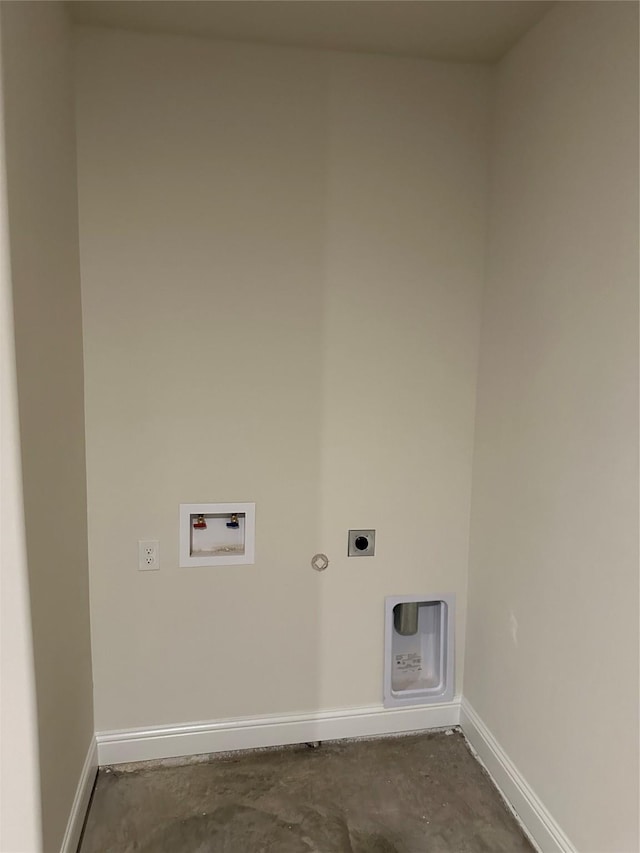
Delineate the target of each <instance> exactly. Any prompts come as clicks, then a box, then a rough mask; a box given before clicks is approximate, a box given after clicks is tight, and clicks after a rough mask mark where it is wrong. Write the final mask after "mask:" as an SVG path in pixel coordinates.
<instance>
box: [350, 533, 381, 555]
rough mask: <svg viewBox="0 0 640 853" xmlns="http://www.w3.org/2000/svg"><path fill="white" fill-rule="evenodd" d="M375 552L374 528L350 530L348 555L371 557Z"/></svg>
mask: <svg viewBox="0 0 640 853" xmlns="http://www.w3.org/2000/svg"><path fill="white" fill-rule="evenodd" d="M375 552H376V532H375V530H350V531H349V547H348V550H347V554H348V556H349V557H373V555H374V554H375Z"/></svg>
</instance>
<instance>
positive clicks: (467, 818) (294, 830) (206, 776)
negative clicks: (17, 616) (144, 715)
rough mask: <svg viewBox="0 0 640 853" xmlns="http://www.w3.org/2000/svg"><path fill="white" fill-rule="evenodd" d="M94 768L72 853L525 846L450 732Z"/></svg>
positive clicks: (480, 850) (494, 852) (497, 849)
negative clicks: (81, 834)
mask: <svg viewBox="0 0 640 853" xmlns="http://www.w3.org/2000/svg"><path fill="white" fill-rule="evenodd" d="M133 767H134V766H132V765H131V766H130V767H129V768H126V769H124V770H123V769H120V768H114V769H107V770H102V771H101V772H100V774H99V776H98V782H97V785H96V789H95V792H94V796H93V801H92V803H91V808H90V811H89V816H88V819H87V825H86V828H85V832H84V837H83V841H82V844H81V846H80V853H134V851H135V853H214V852H215V853H263V851H270V853H425V851H429V853H445V851H447V853H501V851H503V853H520V851H528V853H530V851H531V850H532V849H533V848H532V847H531V845H530V844H529V842H528V841H527V839H526V838H525V837H524V835H523V833H522V832H521V830H520V828H519V826H518V824H517V823H516V821H515V820H514V818H513V816H512V815H511V813H510V812H509V811H508V810H507V808H506V807H505V805H504V803H503V802H502V800H501V799H500V797H499V795H498V793H497V791H496V790H495V788H494V787H493V785H492V784H491V782H490V781H489V778H488V777H487V776H486V774H485V773H484V771H483V770H482V768H481V767H480V765H479V764H478V763H477V762H476V761H475V759H474V758H473V756H472V755H471V753H470V752H469V750H468V749H467V746H466V744H465V741H464V738H463V737H462V735H461V734H460V733H459V732H455V733H453V734H449V735H447V734H445V733H444V732H438V733H430V734H423V735H410V736H407V737H394V738H385V739H381V740H369V741H355V742H354V741H342V742H333V743H324V744H322V746H321V747H320V748H319V749H316V750H312V749H309V748H308V747H305V746H296V747H283V748H282V749H273V750H262V751H258V752H245V753H226V754H224V755H222V756H209V757H207V758H206V760H202V759H199V760H192V761H190V762H189V763H187V764H181V765H177V766H176V765H167V764H166V763H165V764H160V765H159V764H155V766H153V765H152V766H149V765H137V766H136V767H135V769H133Z"/></svg>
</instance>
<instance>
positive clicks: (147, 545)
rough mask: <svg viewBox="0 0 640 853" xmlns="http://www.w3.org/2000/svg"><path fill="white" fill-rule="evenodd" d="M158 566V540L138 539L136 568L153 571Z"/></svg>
mask: <svg viewBox="0 0 640 853" xmlns="http://www.w3.org/2000/svg"><path fill="white" fill-rule="evenodd" d="M159 568H160V542H159V541H158V540H157V539H138V569H139V571H141V572H154V571H156V570H157V569H159Z"/></svg>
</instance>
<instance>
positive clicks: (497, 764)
mask: <svg viewBox="0 0 640 853" xmlns="http://www.w3.org/2000/svg"><path fill="white" fill-rule="evenodd" d="M460 725H461V726H462V731H463V732H464V734H465V736H466V738H467V740H468V741H469V742H470V744H471V746H472V747H473V748H474V750H475V751H476V753H477V754H478V757H479V758H480V760H481V763H482V764H484V766H485V768H486V770H487V771H488V773H489V775H490V776H491V778H492V779H493V781H494V783H495V785H496V787H497V788H498V790H499V791H500V793H501V794H502V796H503V797H504V798H505V800H506V801H507V803H508V804H509V805H510V806H511V807H512V808H513V811H514V812H515V814H516V816H517V817H518V819H519V820H520V822H521V823H522V825H523V827H524V829H525V831H526V832H527V834H528V835H529V838H530V839H531V841H532V843H533V844H534V846H535V847H537V849H538V850H540V851H542V853H577V851H576V848H575V847H574V846H573V844H572V843H571V841H570V840H569V839H568V838H567V836H566V835H565V834H564V832H563V831H562V829H561V828H560V826H558V824H557V823H556V821H555V820H554V819H553V817H552V816H551V814H550V813H549V811H548V810H547V809H546V807H545V806H544V804H543V803H542V801H541V800H540V799H539V797H538V796H537V795H536V793H535V791H534V790H533V789H532V788H531V786H530V785H529V784H528V783H527V780H526V779H525V778H524V776H523V775H522V774H521V773H520V771H519V770H518V768H517V767H516V766H515V764H514V763H513V762H512V761H511V759H510V758H509V756H508V755H507V754H506V752H505V751H504V750H503V749H502V747H501V746H500V744H499V743H498V742H497V740H496V739H495V738H494V736H493V735H492V734H491V732H490V731H489V729H488V728H487V727H486V725H485V724H484V722H483V721H482V720H481V719H480V717H479V716H478V714H477V713H476V712H475V710H474V709H473V707H472V706H471V705H470V704H469V702H468V701H467V700H466V699H463V700H462V704H461V708H460Z"/></svg>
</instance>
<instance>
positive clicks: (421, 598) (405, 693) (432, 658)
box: [383, 594, 455, 708]
mask: <svg viewBox="0 0 640 853" xmlns="http://www.w3.org/2000/svg"><path fill="white" fill-rule="evenodd" d="M454 629H455V596H454V595H451V594H447V595H404V596H389V597H388V598H387V599H386V600H385V634H384V637H385V642H384V691H383V692H384V705H385V707H386V708H397V707H403V706H406V705H418V704H431V703H435V702H450V701H451V700H452V699H453V692H454V648H453V646H454V637H455V633H454Z"/></svg>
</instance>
